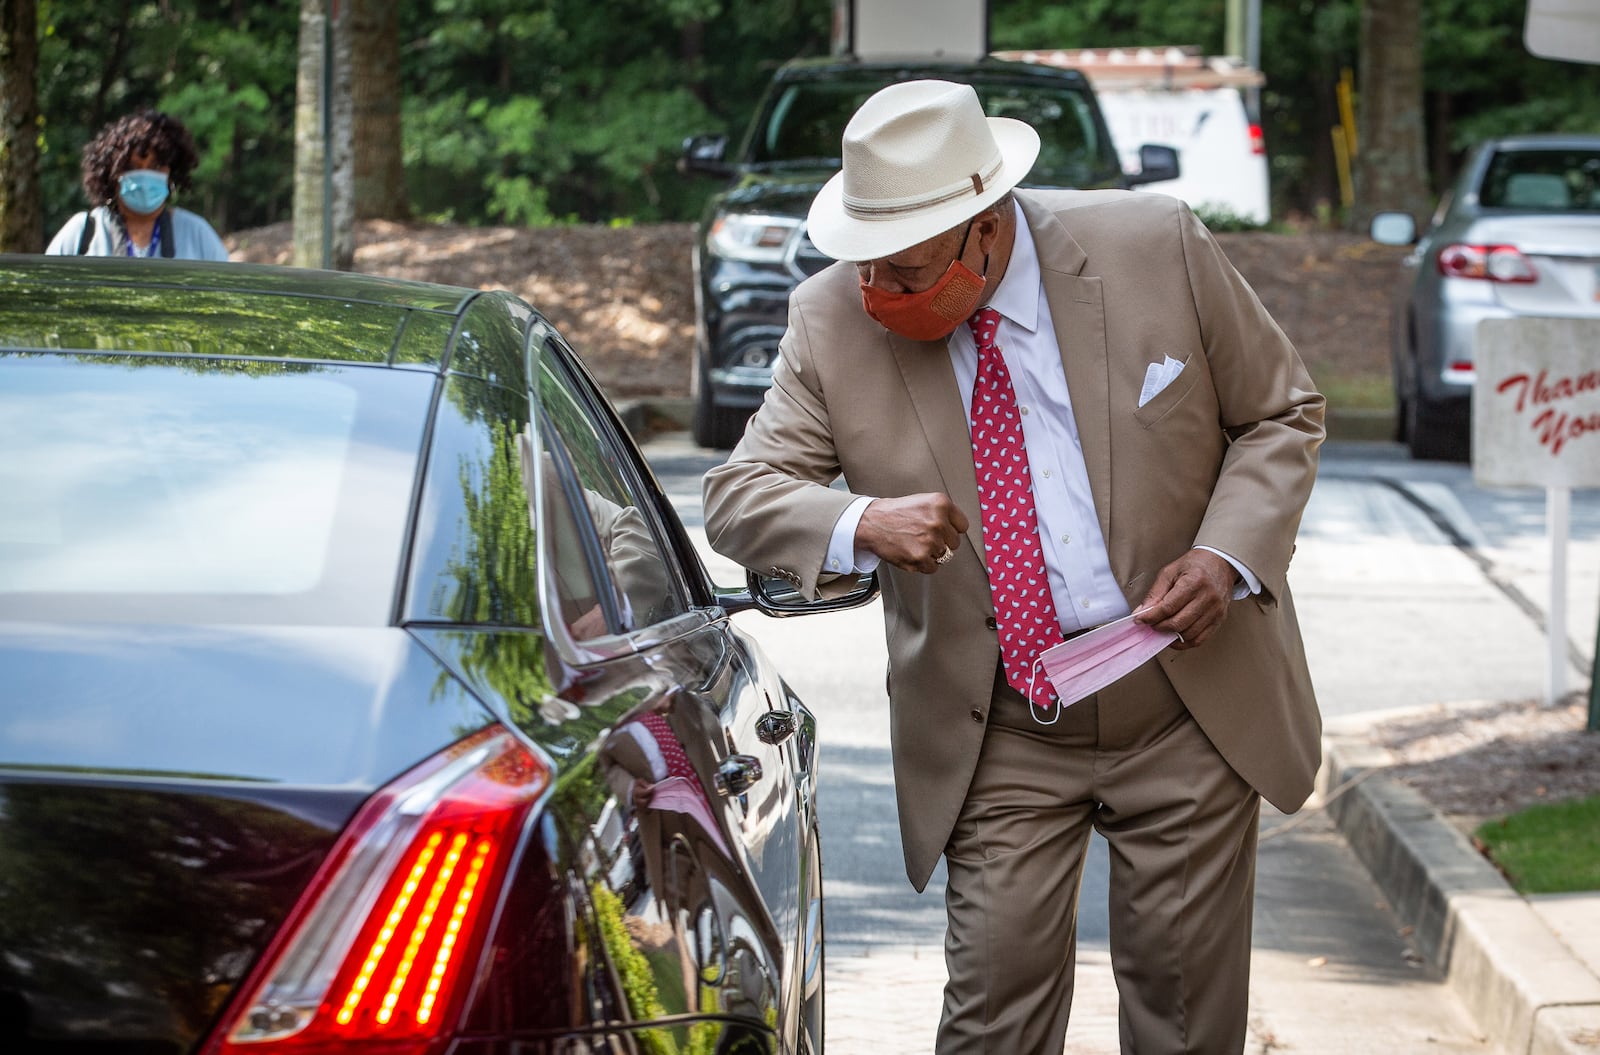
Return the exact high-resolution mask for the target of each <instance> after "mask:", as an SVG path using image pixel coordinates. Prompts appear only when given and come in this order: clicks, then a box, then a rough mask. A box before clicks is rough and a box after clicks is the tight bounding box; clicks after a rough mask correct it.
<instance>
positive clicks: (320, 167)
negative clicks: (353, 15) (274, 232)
mask: <svg viewBox="0 0 1600 1055" xmlns="http://www.w3.org/2000/svg"><path fill="white" fill-rule="evenodd" d="M325 56H326V58H327V59H329V60H330V63H329V64H326V65H325V63H324V57H325ZM350 125H351V105H350V32H349V0H301V2H300V56H299V67H298V77H297V78H296V82H295V113H294V263H295V265H296V266H297V267H330V268H335V269H337V270H340V271H348V270H350V267H351V265H352V264H353V263H354V261H355V232H354V211H353V209H352V207H351V199H352V197H353V195H352V193H351V192H352V186H351V184H352V182H353V181H352V168H353V166H352V165H351V153H350V131H351V130H350Z"/></svg>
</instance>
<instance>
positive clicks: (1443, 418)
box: [1372, 135, 1600, 459]
mask: <svg viewBox="0 0 1600 1055" xmlns="http://www.w3.org/2000/svg"><path fill="white" fill-rule="evenodd" d="M1415 234H1416V227H1415V223H1414V221H1413V219H1412V218H1411V217H1409V216H1407V215H1405V214H1402V213H1380V214H1379V215H1378V216H1376V217H1375V218H1374V220H1373V226H1372V236H1373V238H1374V239H1376V240H1378V241H1380V242H1385V243H1388V244H1396V245H1405V244H1409V243H1411V242H1412V241H1413V240H1414V239H1415ZM1519 316H1556V317H1564V318H1594V317H1600V136H1579V135H1542V136H1538V135H1526V136H1514V137H1506V138H1502V139H1494V140H1489V141H1486V142H1484V143H1481V144H1479V145H1478V146H1477V147H1475V148H1474V149H1473V150H1472V152H1471V153H1470V154H1469V155H1468V156H1467V159H1466V161H1465V162H1464V163H1463V165H1462V168H1461V172H1460V174H1459V176H1458V177H1457V179H1456V181H1455V184H1454V185H1453V186H1452V187H1451V189H1450V190H1449V191H1448V192H1447V193H1446V194H1445V196H1444V197H1443V198H1442V199H1441V201H1440V202H1439V207H1438V209H1437V210H1436V211H1435V213H1434V215H1433V218H1432V219H1431V221H1430V222H1429V224H1428V227H1427V230H1425V231H1424V232H1423V233H1422V236H1421V238H1420V240H1417V241H1416V248H1415V249H1414V250H1413V252H1412V253H1411V255H1410V256H1408V257H1407V258H1406V260H1405V274H1404V275H1403V276H1402V279H1401V283H1400V286H1399V289H1398V291H1397V296H1396V300H1395V308H1394V312H1393V315H1392V320H1391V347H1392V352H1393V354H1392V362H1393V374H1394V391H1395V402H1396V407H1397V410H1398V430H1397V431H1398V434H1399V438H1400V439H1402V440H1404V441H1405V442H1406V443H1407V444H1408V445H1409V447H1410V449H1411V453H1412V455H1413V456H1415V457H1418V458H1453V459H1464V458H1466V457H1467V456H1468V453H1469V449H1470V435H1471V429H1470V407H1471V395H1472V385H1473V382H1474V380H1475V378H1476V376H1477V375H1476V373H1475V371H1474V358H1473V342H1474V339H1475V335H1476V332H1477V327H1478V323H1480V322H1482V321H1483V320H1485V319H1506V318H1516V317H1519Z"/></svg>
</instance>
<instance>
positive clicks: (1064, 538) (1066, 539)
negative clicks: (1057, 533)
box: [1061, 535, 1072, 543]
mask: <svg viewBox="0 0 1600 1055" xmlns="http://www.w3.org/2000/svg"><path fill="white" fill-rule="evenodd" d="M1061 541H1062V542H1063V543H1070V542H1071V541H1072V536H1071V535H1062V536H1061Z"/></svg>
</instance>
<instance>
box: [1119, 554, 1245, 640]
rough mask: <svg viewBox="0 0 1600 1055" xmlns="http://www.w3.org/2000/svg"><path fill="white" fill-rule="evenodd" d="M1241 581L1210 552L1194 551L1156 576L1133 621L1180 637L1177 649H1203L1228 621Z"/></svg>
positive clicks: (1229, 567)
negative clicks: (1231, 604)
mask: <svg viewBox="0 0 1600 1055" xmlns="http://www.w3.org/2000/svg"><path fill="white" fill-rule="evenodd" d="M1238 581H1239V573H1238V572H1237V571H1235V570H1234V569H1233V565H1231V564H1229V563H1228V562H1227V561H1225V560H1223V559H1222V558H1221V557H1219V556H1217V555H1216V554H1215V553H1212V552H1211V551H1210V550H1204V549H1192V550H1190V551H1189V552H1188V553H1185V554H1184V555H1183V556H1181V557H1179V558H1178V559H1177V560H1175V561H1173V562H1172V563H1171V564H1169V565H1167V566H1166V567H1165V568H1162V569H1161V571H1160V573H1158V574H1157V575H1156V581H1155V584H1154V585H1153V586H1151V587H1150V592H1149V593H1147V594H1145V595H1144V602H1143V603H1142V604H1141V605H1140V606H1139V607H1140V608H1141V609H1143V610H1142V611H1140V612H1139V613H1138V614H1136V615H1135V616H1134V619H1136V620H1138V621H1139V622H1141V623H1148V624H1149V625H1151V626H1153V627H1155V628H1156V629H1157V630H1161V631H1165V632H1168V633H1174V632H1175V633H1177V634H1179V635H1180V636H1181V637H1182V640H1181V641H1178V642H1176V643H1175V644H1174V645H1173V646H1172V647H1173V648H1175V649H1179V650H1183V649H1190V648H1194V647H1196V646H1198V645H1203V644H1205V642H1206V639H1207V638H1209V637H1210V636H1211V635H1212V634H1214V633H1216V632H1217V628H1218V627H1220V626H1221V625H1222V621H1223V620H1224V619H1226V618H1227V617H1228V604H1229V602H1230V601H1232V600H1233V588H1234V585H1235V584H1236V583H1237V582H1238Z"/></svg>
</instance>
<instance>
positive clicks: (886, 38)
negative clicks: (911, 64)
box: [834, 0, 989, 61]
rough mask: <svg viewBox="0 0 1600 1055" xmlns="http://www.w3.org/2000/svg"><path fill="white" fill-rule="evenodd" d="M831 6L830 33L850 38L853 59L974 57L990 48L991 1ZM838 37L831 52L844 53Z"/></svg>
mask: <svg viewBox="0 0 1600 1055" xmlns="http://www.w3.org/2000/svg"><path fill="white" fill-rule="evenodd" d="M839 7H840V5H839V3H838V2H837V0H836V3H835V5H834V34H835V37H836V38H837V36H838V34H839V32H840V30H841V29H843V30H845V31H846V32H847V33H848V35H849V37H848V39H849V51H850V52H851V53H852V54H854V55H855V56H856V57H857V58H860V59H865V60H869V61H870V60H874V59H904V58H944V59H960V60H963V61H973V60H976V59H979V58H981V57H983V56H984V55H986V54H988V51H989V0H844V7H845V10H844V12H843V18H844V20H845V22H844V25H843V26H841V25H840V21H841V12H840V10H839ZM842 50H844V49H842V48H841V47H839V42H838V40H837V39H836V40H835V44H834V51H835V52H839V51H842Z"/></svg>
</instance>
